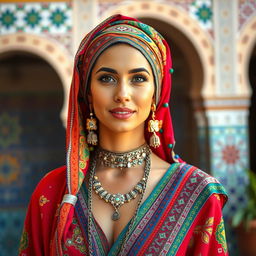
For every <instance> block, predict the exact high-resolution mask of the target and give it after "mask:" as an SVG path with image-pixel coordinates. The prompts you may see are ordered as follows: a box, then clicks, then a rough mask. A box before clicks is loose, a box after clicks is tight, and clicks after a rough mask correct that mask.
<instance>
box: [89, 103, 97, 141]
mask: <svg viewBox="0 0 256 256" xmlns="http://www.w3.org/2000/svg"><path fill="white" fill-rule="evenodd" d="M86 129H87V130H88V136H87V143H88V144H91V145H94V146H96V145H97V143H98V137H97V134H96V133H95V132H94V131H96V130H97V121H96V118H94V117H93V113H92V111H91V107H90V118H87V120H86Z"/></svg>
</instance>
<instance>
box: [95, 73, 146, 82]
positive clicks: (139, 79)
mask: <svg viewBox="0 0 256 256" xmlns="http://www.w3.org/2000/svg"><path fill="white" fill-rule="evenodd" d="M110 80H112V81H110ZM98 81H100V82H102V83H104V84H108V83H115V82H116V79H115V78H114V77H113V76H110V75H102V76H100V77H99V78H98ZM147 81H148V79H147V77H146V76H144V75H134V76H133V77H132V80H131V82H132V83H138V84H140V83H144V82H147Z"/></svg>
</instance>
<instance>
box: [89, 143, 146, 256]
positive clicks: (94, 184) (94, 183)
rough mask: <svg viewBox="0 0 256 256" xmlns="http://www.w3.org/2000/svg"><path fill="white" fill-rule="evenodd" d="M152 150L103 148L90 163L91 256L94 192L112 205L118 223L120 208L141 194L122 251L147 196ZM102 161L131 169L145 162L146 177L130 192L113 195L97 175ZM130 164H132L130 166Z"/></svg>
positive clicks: (90, 246) (120, 167)
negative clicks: (98, 165)
mask: <svg viewBox="0 0 256 256" xmlns="http://www.w3.org/2000/svg"><path fill="white" fill-rule="evenodd" d="M150 156H151V150H150V148H149V146H148V145H147V144H143V145H142V146H140V147H139V148H136V149H135V150H132V151H129V152H123V153H115V152H111V151H107V150H105V149H102V148H100V147H99V148H98V149H97V150H96V151H95V154H94V156H93V158H92V162H91V163H90V168H89V174H90V176H89V188H88V192H89V193H88V213H89V214H88V235H89V254H90V255H92V238H91V234H92V233H91V232H92V223H93V217H92V190H94V191H95V193H96V194H98V196H99V197H100V198H101V199H103V200H104V201H105V202H107V203H110V204H111V205H112V206H113V208H114V213H113V215H112V220H113V221H116V220H118V219H119V218H120V212H119V208H120V207H121V206H122V205H123V204H124V203H128V202H130V201H131V200H132V199H134V198H136V197H137V195H138V194H140V195H141V196H140V199H139V201H138V204H137V208H136V210H135V214H134V216H133V218H132V219H131V221H130V224H129V227H128V230H127V232H126V235H125V238H124V241H123V244H122V248H121V250H120V251H122V249H123V246H124V245H125V243H126V240H127V238H128V236H129V234H130V232H131V229H132V226H133V224H134V221H135V218H136V216H137V213H138V209H139V208H140V205H141V203H142V200H143V196H144V194H145V190H146V185H147V181H148V176H149V173H150V169H151V157H150ZM99 161H100V163H101V164H102V165H104V166H107V167H111V168H119V169H121V170H122V169H123V168H130V167H132V166H136V165H141V164H143V162H145V168H144V175H143V177H142V179H141V180H140V181H139V182H138V183H137V184H136V185H135V187H134V188H133V189H132V190H130V191H129V192H128V193H126V194H121V193H117V194H111V193H109V192H108V191H106V190H105V189H104V188H103V187H102V185H101V183H100V181H99V179H98V177H97V176H96V175H95V169H96V165H97V163H98V162H99ZM120 163H122V166H120ZM128 163H130V164H128Z"/></svg>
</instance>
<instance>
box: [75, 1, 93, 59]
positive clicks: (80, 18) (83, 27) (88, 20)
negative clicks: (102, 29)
mask: <svg viewBox="0 0 256 256" xmlns="http://www.w3.org/2000/svg"><path fill="white" fill-rule="evenodd" d="M72 4H73V24H74V25H73V30H74V31H73V53H74V54H75V53H76V51H77V48H78V46H79V44H80V42H81V40H82V38H83V37H84V36H85V35H86V34H87V33H88V32H89V31H91V30H92V29H93V28H94V27H95V26H96V25H97V23H98V15H97V10H98V1H97V0H93V1H92V0H73V1H72Z"/></svg>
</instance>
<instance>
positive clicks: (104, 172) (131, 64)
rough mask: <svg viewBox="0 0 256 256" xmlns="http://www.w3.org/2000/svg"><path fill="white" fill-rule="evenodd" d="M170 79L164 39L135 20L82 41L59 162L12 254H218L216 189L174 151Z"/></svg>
mask: <svg viewBox="0 0 256 256" xmlns="http://www.w3.org/2000/svg"><path fill="white" fill-rule="evenodd" d="M171 73H172V63H171V58H170V51H169V47H168V45H167V43H166V41H165V40H164V39H163V38H162V36H161V35H160V34H158V33H157V32H156V31H155V30H154V29H153V28H151V27H149V26H147V25H145V24H143V23H141V22H139V21H138V20H136V19H133V18H129V17H125V16H121V15H115V16H113V17H110V18H109V19H107V20H105V21H104V22H103V23H101V24H99V25H98V26H97V27H96V28H95V29H94V30H93V31H92V32H90V33H89V34H88V35H87V36H86V37H85V38H84V40H83V41H82V43H81V45H80V47H79V50H78V53H77V55H76V59H75V68H74V75H73V80H72V85H71V91H70V101H69V102H70V103H69V113H68V124H67V166H66V167H61V168H58V169H56V170H54V171H52V172H50V173H49V174H48V175H46V176H45V177H44V178H43V179H42V181H41V182H40V183H39V185H38V186H37V188H36V190H35V192H34V193H33V195H32V198H31V202H30V206H29V209H28V213H27V217H26V221H25V227H24V232H23V236H22V240H21V247H20V255H227V246H226V240H225V231H224V225H223V219H222V213H221V209H222V207H223V205H224V204H225V202H226V194H225V191H224V189H223V187H222V186H221V185H220V184H219V182H218V181H217V180H216V179H214V178H213V177H211V176H209V175H207V174H206V173H204V172H202V171H200V170H199V169H197V168H196V167H193V166H190V165H188V164H185V163H184V162H183V161H182V160H181V159H180V158H179V157H178V156H176V155H175V154H174V151H173V146H174V135H173V129H172V123H171V117H170V110H169V107H168V102H169V95H170V87H171V86H170V85H171ZM89 149H90V153H89Z"/></svg>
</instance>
